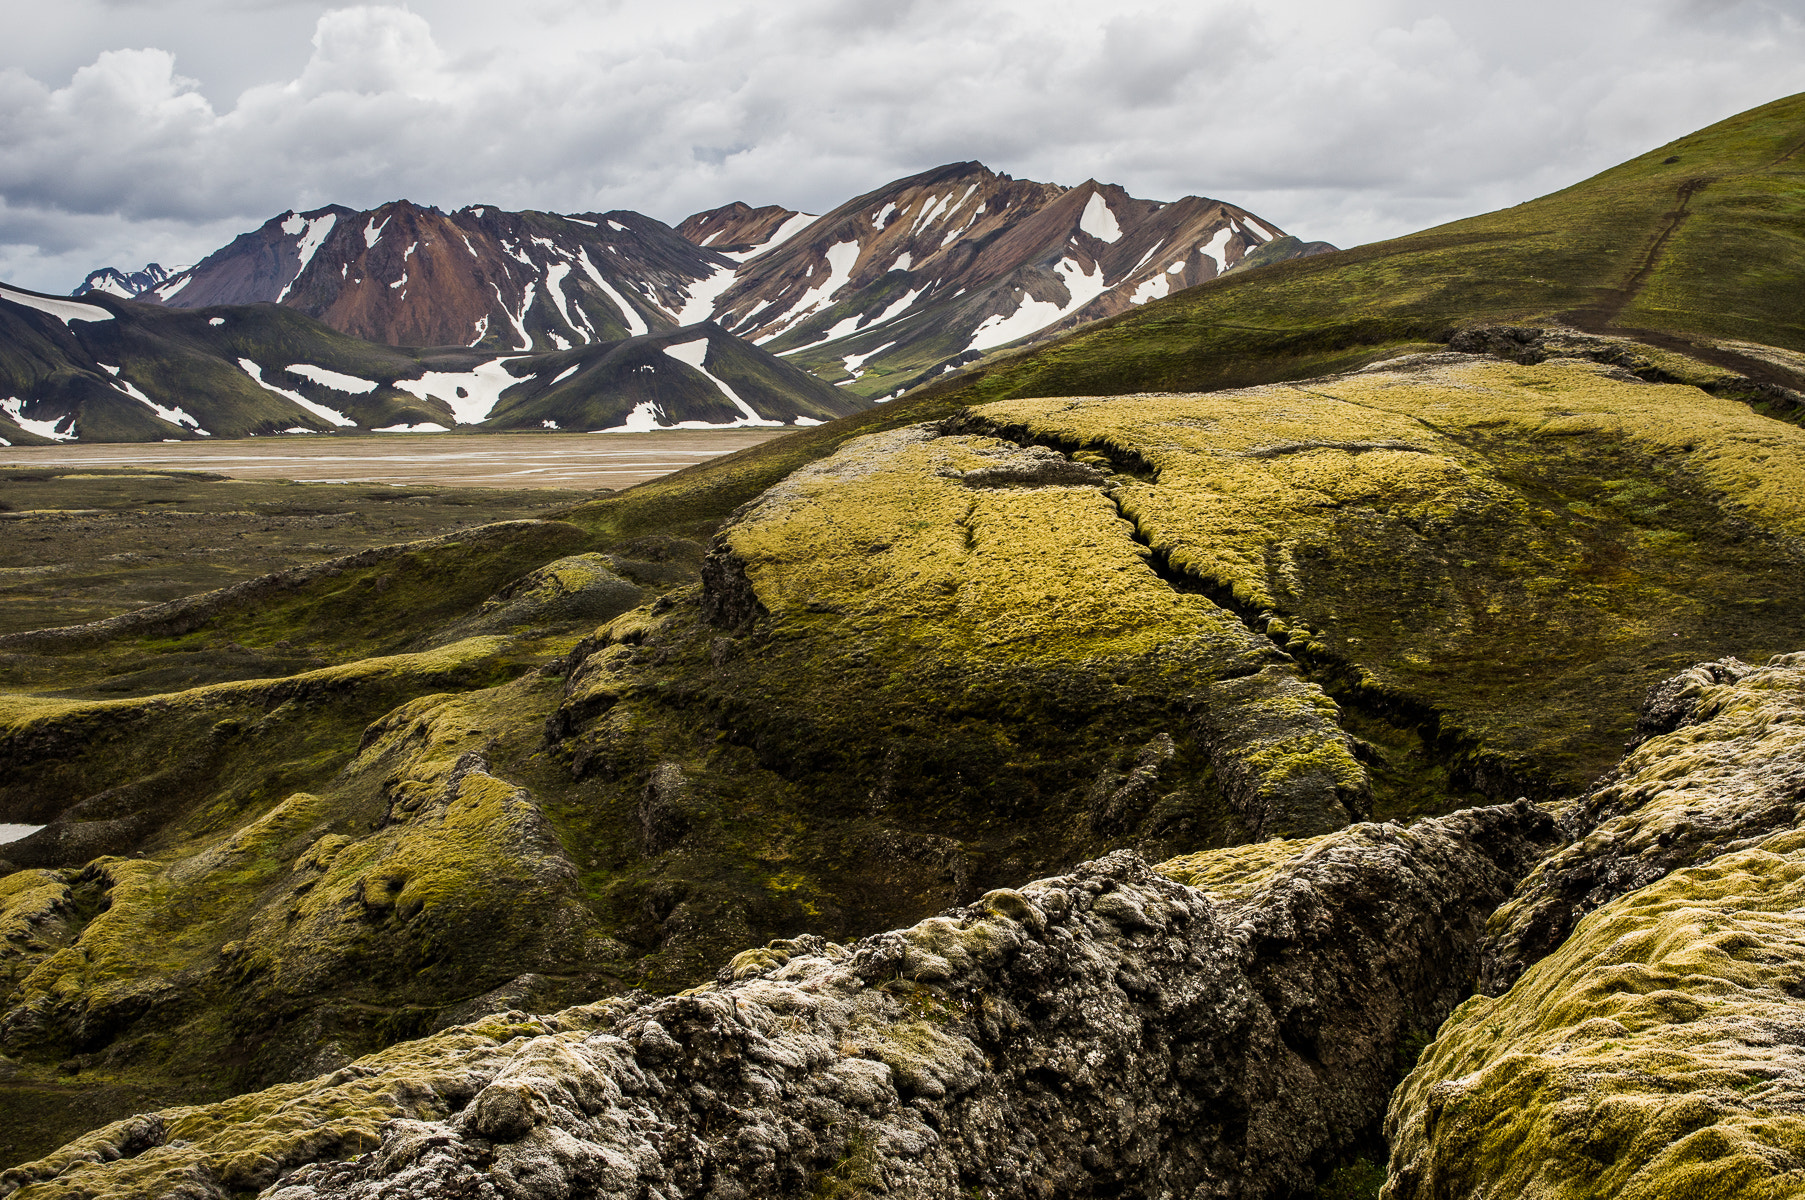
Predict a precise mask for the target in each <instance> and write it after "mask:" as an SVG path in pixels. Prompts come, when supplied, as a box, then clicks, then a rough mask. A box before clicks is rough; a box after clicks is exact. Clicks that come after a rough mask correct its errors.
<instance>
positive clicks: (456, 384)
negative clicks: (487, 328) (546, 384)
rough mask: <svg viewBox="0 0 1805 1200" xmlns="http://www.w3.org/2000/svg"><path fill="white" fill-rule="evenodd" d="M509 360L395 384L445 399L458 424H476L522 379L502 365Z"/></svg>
mask: <svg viewBox="0 0 1805 1200" xmlns="http://www.w3.org/2000/svg"><path fill="white" fill-rule="evenodd" d="M507 361H508V360H507V359H506V358H497V359H492V360H490V361H489V362H486V363H483V364H482V365H481V366H478V367H474V368H472V369H471V370H469V371H428V372H427V373H426V374H424V375H422V376H420V378H418V379H397V380H396V381H395V386H396V387H398V388H400V389H401V390H402V391H404V392H407V393H409V394H410V395H414V396H418V397H419V398H420V399H422V400H426V399H434V400H443V401H444V402H445V403H446V404H449V405H450V406H451V414H452V416H454V417H456V418H457V423H458V424H459V425H475V424H476V423H477V422H479V421H483V420H486V419H487V418H488V416H489V413H490V412H491V411H493V410H494V408H495V405H496V404H497V402H499V401H500V400H501V394H502V393H503V392H504V391H506V390H507V389H508V388H511V387H513V386H514V385H515V384H517V383H519V382H521V381H520V380H518V379H516V378H514V377H513V376H512V375H510V374H508V372H507V368H505V367H504V366H502V364H503V363H505V362H507ZM460 392H461V393H462V395H460V394H459V393H460Z"/></svg>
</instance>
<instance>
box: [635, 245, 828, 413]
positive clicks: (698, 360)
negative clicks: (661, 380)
mask: <svg viewBox="0 0 1805 1200" xmlns="http://www.w3.org/2000/svg"><path fill="white" fill-rule="evenodd" d="M855 245H856V243H855ZM708 349H709V342H708V339H707V338H705V337H699V338H697V339H696V340H695V341H693V342H678V343H676V344H675V345H672V346H666V347H665V348H664V352H665V353H666V354H668V355H669V356H670V357H672V358H674V359H676V360H677V361H678V362H680V363H682V364H683V365H684V366H686V367H693V368H695V370H696V371H697V372H698V373H699V374H700V375H701V376H702V378H704V379H706V380H708V382H710V383H712V384H714V385H715V387H716V388H717V389H719V391H720V393H721V395H723V396H725V397H727V399H728V401H729V402H730V403H731V404H732V405H733V406H734V407H735V408H737V409H739V410H740V411H741V412H742V413H744V414H745V416H744V417H743V418H742V419H741V420H738V421H732V422H728V423H726V424H724V425H716V424H712V423H710V422H708V421H679V422H677V424H676V426H675V427H676V428H678V429H729V428H734V427H736V426H761V427H766V428H776V427H778V426H781V425H782V424H783V422H782V421H767V420H765V419H764V418H763V417H761V416H759V415H758V412H757V411H756V410H755V409H754V408H753V407H752V406H751V405H750V404H747V403H746V402H745V401H744V400H742V399H740V396H739V393H738V392H736V391H734V390H733V389H732V388H731V387H729V386H728V385H727V381H726V380H724V379H722V378H721V377H720V376H718V375H716V374H714V373H713V372H711V371H710V370H709V369H708V366H707V363H708ZM636 411H637V410H636Z"/></svg>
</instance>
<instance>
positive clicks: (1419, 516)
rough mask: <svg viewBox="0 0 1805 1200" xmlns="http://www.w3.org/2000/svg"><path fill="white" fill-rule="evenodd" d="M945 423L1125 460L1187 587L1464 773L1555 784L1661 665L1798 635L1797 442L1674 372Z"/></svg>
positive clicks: (1334, 391) (1568, 372) (1525, 373)
mask: <svg viewBox="0 0 1805 1200" xmlns="http://www.w3.org/2000/svg"><path fill="white" fill-rule="evenodd" d="M964 420H965V421H966V422H967V424H968V425H977V426H981V427H986V428H989V429H991V430H993V431H996V432H998V433H1001V434H1004V435H1006V436H1013V437H1016V438H1018V439H1020V440H1024V441H1030V440H1031V441H1038V442H1042V443H1045V444H1048V445H1053V446H1059V447H1062V448H1065V449H1068V450H1070V451H1073V452H1074V453H1076V454H1078V455H1079V456H1080V457H1082V456H1084V455H1085V454H1090V455H1091V456H1093V457H1096V458H1098V459H1100V460H1107V461H1110V462H1112V463H1113V464H1114V465H1116V466H1118V467H1119V468H1120V469H1121V472H1120V473H1118V475H1117V477H1116V479H1115V480H1114V482H1113V484H1112V486H1111V488H1110V492H1111V496H1112V498H1113V500H1114V501H1115V503H1116V504H1117V505H1118V506H1119V508H1120V510H1121V512H1122V514H1123V515H1124V516H1126V517H1128V518H1129V519H1131V520H1132V521H1133V522H1134V525H1135V529H1136V532H1137V535H1138V536H1139V538H1140V539H1141V540H1143V541H1144V542H1145V543H1146V545H1147V547H1148V549H1149V550H1150V551H1151V552H1152V554H1153V555H1154V556H1155V559H1156V560H1157V561H1158V562H1159V563H1160V564H1161V565H1162V566H1163V567H1164V568H1165V569H1166V570H1167V571H1168V573H1170V574H1171V575H1173V576H1174V577H1176V578H1178V579H1180V580H1181V585H1182V581H1183V580H1190V581H1193V582H1194V583H1195V584H1196V585H1198V586H1200V587H1202V588H1204V589H1205V590H1206V591H1207V592H1208V594H1210V595H1212V596H1214V597H1216V598H1217V599H1219V600H1220V601H1221V602H1222V603H1224V604H1227V605H1229V606H1231V607H1232V608H1234V609H1235V610H1237V611H1238V612H1240V613H1241V614H1243V615H1244V616H1245V617H1246V618H1247V619H1248V620H1249V621H1251V622H1253V623H1254V624H1255V625H1256V626H1257V627H1258V628H1261V629H1263V630H1264V631H1265V632H1266V633H1267V634H1269V635H1276V640H1278V641H1279V642H1280V643H1281V644H1283V645H1284V646H1285V648H1286V649H1287V650H1288V651H1289V652H1290V653H1291V654H1293V655H1295V656H1297V657H1298V658H1299V659H1300V660H1301V661H1303V662H1304V663H1306V664H1309V665H1310V666H1311V667H1312V668H1313V669H1314V670H1315V671H1316V672H1317V673H1318V675H1319V677H1320V678H1322V679H1323V680H1324V681H1325V682H1327V683H1328V684H1329V685H1330V690H1331V692H1332V693H1333V694H1335V695H1336V696H1337V697H1338V698H1339V699H1341V700H1342V701H1343V703H1344V704H1347V703H1354V704H1356V705H1360V704H1365V705H1369V706H1373V707H1376V708H1378V709H1380V710H1387V711H1389V712H1390V713H1392V714H1393V715H1394V716H1397V717H1401V718H1403V719H1404V720H1405V721H1406V723H1409V722H1410V721H1411V718H1412V716H1413V715H1414V716H1415V717H1416V718H1418V719H1421V720H1422V723H1423V725H1424V727H1425V731H1426V732H1427V733H1428V734H1429V735H1430V736H1431V737H1432V738H1436V739H1440V740H1441V741H1442V742H1443V744H1444V745H1446V746H1448V747H1450V748H1451V749H1456V750H1459V751H1460V752H1461V754H1462V756H1463V759H1462V761H1461V762H1460V763H1459V768H1460V771H1461V773H1462V778H1463V779H1464V782H1465V783H1466V784H1467V785H1468V786H1476V787H1479V788H1482V789H1484V790H1487V791H1493V792H1495V793H1503V792H1506V791H1509V790H1511V789H1517V790H1526V791H1532V792H1539V793H1540V794H1544V795H1554V794H1561V793H1566V794H1574V793H1576V792H1578V791H1579V790H1581V789H1583V788H1584V787H1585V786H1586V785H1587V784H1588V783H1589V782H1590V781H1591V780H1592V779H1593V778H1594V777H1595V776H1596V775H1598V774H1599V773H1600V772H1602V771H1603V770H1605V769H1606V768H1607V767H1608V766H1609V765H1610V764H1611V763H1612V762H1613V761H1615V759H1616V758H1617V755H1618V754H1619V753H1620V750H1621V747H1622V746H1623V744H1624V742H1625V741H1627V740H1628V738H1629V736H1630V733H1631V731H1632V728H1633V726H1634V722H1635V713H1636V709H1637V706H1638V704H1639V702H1640V700H1641V697H1642V695H1643V693H1644V692H1646V691H1647V689H1648V688H1649V687H1650V686H1651V685H1652V684H1653V683H1654V682H1655V681H1656V680H1658V679H1660V678H1661V677H1662V676H1664V675H1666V674H1669V673H1671V672H1672V671H1673V670H1675V669H1677V668H1678V667H1680V666H1682V665H1684V664H1686V663H1690V662H1695V661H1697V660H1699V659H1700V658H1708V657H1712V656H1713V655H1715V654H1722V653H1733V654H1737V655H1741V656H1744V657H1747V658H1750V659H1762V658H1766V657H1767V656H1769V655H1771V654H1774V653H1778V652H1781V651H1784V650H1786V649H1789V648H1790V647H1792V646H1793V645H1795V644H1800V643H1805V622H1802V621H1801V616H1800V614H1801V612H1805V593H1802V591H1801V589H1802V587H1805V581H1802V578H1801V572H1800V570H1799V564H1800V562H1801V560H1802V558H1805V540H1802V539H1805V468H1802V467H1801V466H1800V463H1801V461H1802V459H1801V452H1805V436H1801V434H1800V433H1799V432H1798V431H1797V430H1796V429H1793V428H1791V427H1789V426H1785V425H1782V424H1779V423H1777V422H1774V421H1771V420H1768V419H1766V418H1763V417H1760V416H1758V415H1756V414H1754V413H1752V412H1750V411H1749V410H1748V409H1747V408H1746V407H1745V406H1742V405H1740V404H1737V403H1735V402H1733V401H1727V400H1721V399H1717V398H1714V397H1711V396H1708V395H1705V394H1704V393H1702V392H1700V391H1698V390H1697V389H1695V388H1692V387H1688V386H1682V385H1652V384H1647V383H1643V382H1642V381H1640V380H1639V379H1636V378H1635V377H1633V376H1627V375H1624V374H1623V373H1622V372H1621V371H1620V370H1619V369H1617V368H1613V367H1608V366H1603V365H1598V364H1591V363H1576V362H1559V361H1551V362H1546V363H1541V364H1536V365H1523V364H1516V363H1510V364H1504V363H1493V362H1485V361H1484V360H1474V359H1470V358H1466V357H1463V356H1447V357H1436V356H1429V357H1421V358H1413V359H1406V360H1402V361H1400V362H1398V363H1396V364H1391V365H1381V366H1377V367H1374V368H1372V369H1370V370H1368V371H1364V372H1360V373H1356V374H1353V375H1347V376H1338V377H1334V378H1330V379H1322V380H1313V381H1310V382H1309V383H1308V384H1299V385H1279V386H1273V387H1267V388H1256V389H1249V390H1245V391H1239V392H1217V393H1210V394H1206V395H1195V396H1190V395H1186V396H1179V395H1174V396H1158V395H1156V396H1125V397H1107V398H1078V399H1069V400H1018V401H1007V402H1002V403H998V404H992V405H984V406H980V407H978V408H976V409H973V410H971V412H970V414H969V415H968V416H967V417H966V418H964ZM1430 714H1433V716H1431V715H1430Z"/></svg>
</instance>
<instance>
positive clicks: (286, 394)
mask: <svg viewBox="0 0 1805 1200" xmlns="http://www.w3.org/2000/svg"><path fill="white" fill-rule="evenodd" d="M238 366H239V368H240V369H241V370H243V371H244V373H245V374H246V375H249V376H250V377H251V378H252V379H254V380H256V381H257V386H258V387H260V388H262V389H263V390H264V391H266V392H274V393H276V395H278V396H281V397H283V398H285V399H288V400H293V401H294V402H295V403H296V404H299V405H300V406H301V407H302V408H304V409H306V410H307V411H308V412H310V413H312V414H313V415H314V416H316V417H319V418H321V419H322V420H326V421H330V422H331V423H332V424H334V425H337V426H339V427H340V428H341V429H344V428H349V427H351V426H354V425H356V424H357V422H356V421H353V420H352V419H351V418H350V417H347V416H346V415H345V414H344V413H342V412H339V411H338V410H337V409H332V408H327V407H326V406H325V405H324V404H315V403H314V402H313V401H311V400H309V399H308V398H307V397H305V396H303V395H302V394H301V393H299V392H296V391H290V390H289V389H288V388H285V387H277V386H276V385H275V384H273V383H269V382H267V381H266V380H265V379H264V378H263V368H262V367H260V366H258V365H257V364H256V363H254V362H252V361H251V360H250V359H248V358H241V359H239V360H238Z"/></svg>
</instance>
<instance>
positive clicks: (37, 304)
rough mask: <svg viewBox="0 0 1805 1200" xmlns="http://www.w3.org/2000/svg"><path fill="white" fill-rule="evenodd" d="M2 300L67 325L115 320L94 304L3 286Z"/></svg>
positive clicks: (0, 296) (110, 314) (0, 289)
mask: <svg viewBox="0 0 1805 1200" xmlns="http://www.w3.org/2000/svg"><path fill="white" fill-rule="evenodd" d="M0 299H5V300H11V301H12V302H13V303H14V304H23V305H24V306H25V307H26V308H35V309H37V310H38V311H39V312H42V313H49V314H50V315H51V316H53V317H55V318H56V319H57V320H59V321H61V322H62V323H63V324H65V325H67V324H69V323H70V322H71V321H111V320H112V319H113V314H112V313H110V312H108V311H107V310H106V309H104V308H100V307H98V306H96V305H93V304H77V303H76V302H75V301H73V300H52V299H50V298H49V297H47V296H30V295H27V294H26V293H24V292H15V291H13V290H12V289H11V288H9V287H6V286H5V285H3V284H0ZM46 436H48V435H46Z"/></svg>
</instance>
